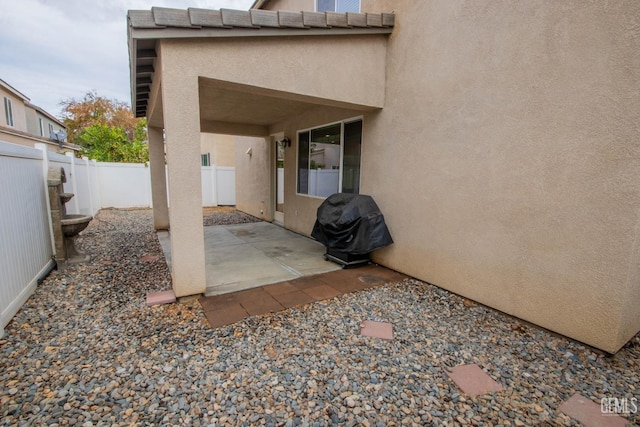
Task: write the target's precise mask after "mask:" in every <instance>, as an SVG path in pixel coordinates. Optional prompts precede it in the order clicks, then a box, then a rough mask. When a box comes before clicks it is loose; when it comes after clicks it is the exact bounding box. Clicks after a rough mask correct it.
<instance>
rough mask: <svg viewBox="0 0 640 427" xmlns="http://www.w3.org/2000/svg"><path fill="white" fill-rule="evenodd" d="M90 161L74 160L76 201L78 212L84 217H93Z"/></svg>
mask: <svg viewBox="0 0 640 427" xmlns="http://www.w3.org/2000/svg"><path fill="white" fill-rule="evenodd" d="M87 163H88V161H87V160H84V159H76V158H73V168H72V169H73V171H74V172H75V177H74V178H73V179H75V182H76V186H75V195H74V199H77V200H78V210H79V211H80V212H79V213H81V214H82V215H93V212H92V210H93V209H92V206H91V202H92V197H91V188H90V187H89V185H90V181H89V170H88V169H89V167H88V166H87Z"/></svg>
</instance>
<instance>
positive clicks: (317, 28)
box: [128, 7, 395, 123]
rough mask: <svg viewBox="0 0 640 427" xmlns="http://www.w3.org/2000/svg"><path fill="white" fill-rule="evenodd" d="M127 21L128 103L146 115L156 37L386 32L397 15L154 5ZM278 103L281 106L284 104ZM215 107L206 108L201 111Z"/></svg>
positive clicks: (133, 12) (134, 12)
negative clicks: (129, 98) (177, 7)
mask: <svg viewBox="0 0 640 427" xmlns="http://www.w3.org/2000/svg"><path fill="white" fill-rule="evenodd" d="M128 21H129V26H128V33H129V63H130V68H131V97H132V103H133V105H132V109H133V111H134V113H135V115H136V117H144V116H146V115H147V113H149V111H148V108H149V105H148V104H149V99H150V96H151V86H152V82H153V78H154V73H155V67H156V56H157V55H156V50H155V48H156V41H157V40H159V39H175V38H216V37H274V36H309V35H313V36H322V35H331V36H335V35H360V34H390V33H391V32H392V30H393V26H394V23H395V15H394V14H392V13H350V12H349V13H336V12H306V11H303V12H291V11H270V10H260V9H251V10H248V11H242V10H232V9H221V10H209V9H196V8H189V9H186V10H183V9H170V8H158V7H154V8H152V9H151V10H130V11H129V13H128ZM216 95H217V96H222V97H223V98H222V99H226V101H228V102H226V103H230V102H231V100H229V99H227V98H228V96H229V95H230V93H229V91H226V92H225V93H217V94H216ZM225 97H226V98H225ZM243 97H245V98H251V96H250V95H249V94H244V95H243ZM253 100H254V101H255V102H256V105H259V104H260V102H258V101H261V102H263V103H264V102H265V101H268V98H266V99H265V98H264V96H263V97H262V98H260V99H253ZM303 104H304V105H308V104H307V103H303ZM296 107H300V108H301V107H302V106H300V105H298V106H296V105H295V103H293V102H292V103H291V106H290V108H291V109H292V110H293V111H296V110H295V108H296ZM235 108H240V109H244V110H247V109H251V110H252V111H254V112H255V113H256V114H258V115H257V116H256V120H258V121H263V120H265V119H264V117H265V115H266V114H267V113H266V112H260V111H258V108H253V107H251V106H239V105H237V102H236V105H235ZM281 108H282V109H283V110H284V107H281ZM214 110H215V109H208V108H204V109H202V110H201V113H202V112H204V113H206V112H207V111H214ZM277 110H278V109H277V108H276V109H275V111H274V112H273V113H269V114H272V115H273V114H276V113H277ZM297 111H299V110H297ZM259 117H263V119H259ZM272 123H273V122H272Z"/></svg>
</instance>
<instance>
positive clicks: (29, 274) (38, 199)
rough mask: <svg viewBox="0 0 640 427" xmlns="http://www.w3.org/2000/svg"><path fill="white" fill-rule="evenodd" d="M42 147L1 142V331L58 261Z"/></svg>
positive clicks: (2, 331) (0, 332) (1, 332)
mask: <svg viewBox="0 0 640 427" xmlns="http://www.w3.org/2000/svg"><path fill="white" fill-rule="evenodd" d="M42 157H43V154H42V151H40V150H38V149H35V148H29V147H21V146H17V145H14V144H7V143H3V142H0V180H1V182H2V186H3V190H2V197H0V212H2V221H0V253H1V254H2V256H1V257H0V313H1V319H0V320H1V323H0V327H1V329H0V336H1V335H3V334H4V327H5V326H6V325H7V324H8V323H9V321H10V320H11V318H12V317H13V316H14V315H15V314H16V313H17V312H18V310H19V309H20V307H21V306H22V304H24V302H25V301H26V300H27V298H29V296H30V295H31V294H32V293H33V291H34V290H35V288H36V286H37V280H38V278H39V277H40V276H41V275H43V273H45V272H46V271H47V270H48V269H50V268H51V267H52V266H53V261H52V255H53V249H52V245H51V232H50V228H49V212H48V209H47V196H46V193H45V191H46V190H47V189H46V187H45V180H44V176H43V164H42V163H43V162H42Z"/></svg>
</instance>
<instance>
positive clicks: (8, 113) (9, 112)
mask: <svg viewBox="0 0 640 427" xmlns="http://www.w3.org/2000/svg"><path fill="white" fill-rule="evenodd" d="M4 117H5V119H6V121H7V125H8V126H11V127H13V108H11V100H10V99H9V98H6V97H5V98H4Z"/></svg>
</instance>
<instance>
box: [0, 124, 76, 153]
mask: <svg viewBox="0 0 640 427" xmlns="http://www.w3.org/2000/svg"><path fill="white" fill-rule="evenodd" d="M0 141H2V142H10V143H11V144H18V145H24V146H25V147H34V146H35V144H45V145H46V147H47V150H49V151H54V152H56V153H63V152H67V151H75V150H78V149H79V147H78V146H77V145H76V146H72V147H73V148H72V147H70V146H68V145H63V147H62V149H60V146H59V145H58V143H57V142H55V141H53V140H51V139H48V138H41V137H39V136H35V135H30V134H28V133H26V132H20V131H16V130H15V129H13V128H0ZM74 149H75V150H74Z"/></svg>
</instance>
